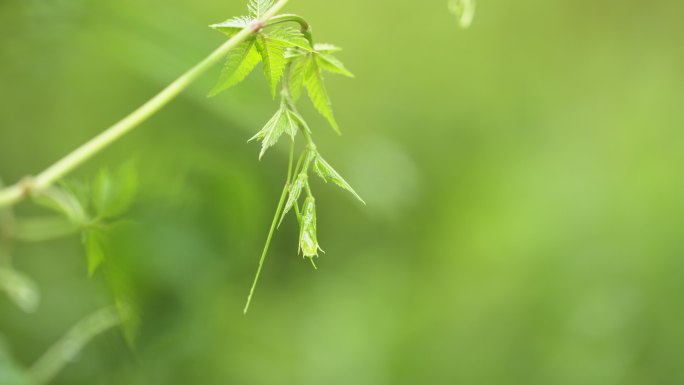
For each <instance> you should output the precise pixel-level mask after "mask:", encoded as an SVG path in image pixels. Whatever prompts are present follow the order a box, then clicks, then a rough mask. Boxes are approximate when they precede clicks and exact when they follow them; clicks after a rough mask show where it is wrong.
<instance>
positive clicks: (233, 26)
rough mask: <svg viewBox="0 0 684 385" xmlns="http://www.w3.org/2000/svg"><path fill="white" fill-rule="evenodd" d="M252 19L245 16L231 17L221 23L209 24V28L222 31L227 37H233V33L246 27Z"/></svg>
mask: <svg viewBox="0 0 684 385" xmlns="http://www.w3.org/2000/svg"><path fill="white" fill-rule="evenodd" d="M253 21H254V18H251V17H247V16H238V17H234V18H232V19H228V20H226V21H224V22H223V23H216V24H212V25H210V26H209V28H212V29H215V30H217V31H219V32H222V33H224V34H225V35H227V36H228V37H233V35H235V34H236V33H238V32H240V31H241V30H243V29H244V28H246V27H248V26H249V25H250V24H251V23H252V22H253Z"/></svg>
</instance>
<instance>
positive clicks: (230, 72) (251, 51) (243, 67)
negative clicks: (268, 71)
mask: <svg viewBox="0 0 684 385" xmlns="http://www.w3.org/2000/svg"><path fill="white" fill-rule="evenodd" d="M254 43H255V39H254V38H250V39H247V40H245V41H243V42H242V43H240V44H238V45H237V46H236V47H235V48H233V49H232V50H230V51H229V52H228V54H227V55H226V61H225V64H224V65H223V69H222V70H221V75H220V77H219V80H218V82H217V83H216V85H215V86H214V88H213V89H212V90H211V91H210V92H209V96H215V95H217V94H219V93H221V92H223V91H225V90H227V89H228V88H230V87H233V86H235V85H237V84H238V83H240V82H242V81H243V80H245V78H246V77H247V75H249V74H250V73H251V72H252V70H254V67H256V65H257V64H259V61H261V56H260V55H259V53H258V52H257V50H256V48H255V44H254Z"/></svg>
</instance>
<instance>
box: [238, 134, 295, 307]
mask: <svg viewBox="0 0 684 385" xmlns="http://www.w3.org/2000/svg"><path fill="white" fill-rule="evenodd" d="M293 158H294V141H292V142H291V143H290V156H289V161H288V164H287V180H286V181H285V187H283V192H282V193H281V194H280V200H279V201H278V207H277V208H276V212H275V215H274V216H273V222H272V223H271V228H270V230H269V231H268V236H267V237H266V244H265V245H264V250H263V251H262V252H261V259H259V267H258V268H257V272H256V275H255V276H254V282H252V288H251V289H249V296H248V297H247V303H246V304H245V308H244V310H243V311H242V312H243V313H244V314H247V311H248V310H249V305H250V304H251V303H252V296H253V295H254V290H255V289H256V285H257V282H259V276H261V269H262V268H263V266H264V261H265V260H266V254H268V249H269V248H270V247H271V239H273V234H275V231H276V229H277V228H278V219H280V215H281V213H282V212H283V206H284V205H285V198H287V192H288V190H289V188H290V182H292V163H293Z"/></svg>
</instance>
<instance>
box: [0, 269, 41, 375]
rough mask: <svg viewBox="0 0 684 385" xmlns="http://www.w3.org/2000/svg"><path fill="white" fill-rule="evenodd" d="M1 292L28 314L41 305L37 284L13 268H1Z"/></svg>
mask: <svg viewBox="0 0 684 385" xmlns="http://www.w3.org/2000/svg"><path fill="white" fill-rule="evenodd" d="M0 291H4V292H5V293H7V295H8V296H9V298H10V299H11V300H12V302H14V303H15V304H16V305H17V306H18V307H19V308H20V309H21V310H23V311H24V312H26V313H33V312H35V311H36V309H37V308H38V304H39V303H40V292H39V291H38V286H37V285H36V283H35V282H33V280H32V279H31V278H29V277H27V276H26V275H24V274H22V273H20V272H18V271H16V270H14V269H11V268H0ZM0 377H1V376H0ZM0 383H2V382H0Z"/></svg>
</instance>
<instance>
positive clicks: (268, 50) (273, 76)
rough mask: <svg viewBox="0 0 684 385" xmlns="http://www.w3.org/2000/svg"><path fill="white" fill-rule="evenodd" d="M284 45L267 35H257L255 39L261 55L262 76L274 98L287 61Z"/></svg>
mask: <svg viewBox="0 0 684 385" xmlns="http://www.w3.org/2000/svg"><path fill="white" fill-rule="evenodd" d="M285 47H286V45H285V44H283V43H282V42H280V41H276V40H271V39H269V37H268V36H267V35H264V34H259V35H258V36H257V38H256V48H257V51H259V55H261V60H262V62H263V63H262V65H263V67H264V75H265V76H266V80H267V81H268V84H269V86H270V87H269V88H270V89H271V95H272V96H273V97H274V98H275V95H276V90H277V89H278V82H279V81H280V78H281V77H282V76H283V70H284V69H285V64H287V60H286V59H285Z"/></svg>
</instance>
